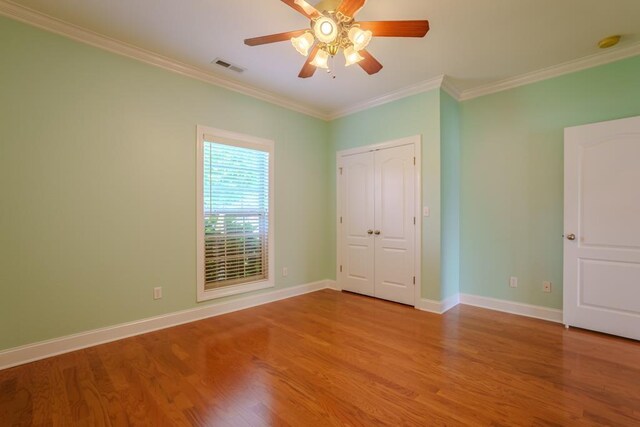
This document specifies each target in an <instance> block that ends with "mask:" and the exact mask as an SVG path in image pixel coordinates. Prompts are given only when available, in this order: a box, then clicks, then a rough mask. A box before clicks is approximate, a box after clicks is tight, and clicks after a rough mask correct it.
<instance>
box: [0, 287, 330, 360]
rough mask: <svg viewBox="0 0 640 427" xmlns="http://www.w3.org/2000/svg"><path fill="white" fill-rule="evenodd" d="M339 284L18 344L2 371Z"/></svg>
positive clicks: (6, 354)
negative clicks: (19, 345)
mask: <svg viewBox="0 0 640 427" xmlns="http://www.w3.org/2000/svg"><path fill="white" fill-rule="evenodd" d="M334 287H335V282H334V281H332V280H321V281H319V282H314V283H308V284H305V285H300V286H295V287H291V288H285V289H278V290H275V291H272V292H267V293H262V294H258V295H251V296H248V297H243V298H237V299H234V300H231V301H225V302H223V303H220V304H212V305H207V306H205V307H198V308H194V309H190V310H183V311H178V312H175V313H169V314H164V315H162V316H157V317H150V318H147V319H142V320H137V321H134V322H129V323H123V324H120V325H115V326H109V327H106V328H100V329H95V330H92V331H87V332H81V333H78V334H73V335H68V336H65V337H61V338H55V339H51V340H47V341H41V342H37V343H34V344H28V345H24V346H21V347H15V348H11V349H8V350H4V351H1V352H0V370H2V369H7V368H11V367H13V366H18V365H22V364H25V363H29V362H34V361H36V360H40V359H45V358H47V357H51V356H56V355H58V354H63V353H68V352H71V351H75V350H80V349H83V348H87V347H92V346H95V345H99V344H104V343H107V342H111V341H116V340H119V339H123V338H128V337H132V336H135V335H140V334H145V333H148V332H152V331H157V330H159V329H164V328H169V327H171V326H177V325H181V324H184V323H189V322H194V321H196V320H202V319H206V318H208V317H214V316H220V315H222V314H226V313H231V312H234V311H238V310H244V309H246V308H250V307H255V306H258V305H262V304H267V303H270V302H274V301H279V300H282V299H286V298H291V297H295V296H298V295H304V294H307V293H310V292H316V291H319V290H322V289H327V288H331V289H333V288H334Z"/></svg>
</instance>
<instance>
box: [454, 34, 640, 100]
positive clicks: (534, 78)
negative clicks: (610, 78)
mask: <svg viewBox="0 0 640 427" xmlns="http://www.w3.org/2000/svg"><path fill="white" fill-rule="evenodd" d="M636 55H640V42H638V43H634V44H632V45H629V46H626V47H620V48H617V49H613V50H608V51H604V52H602V53H595V54H592V55H589V56H585V57H582V58H579V59H575V60H573V61H568V62H564V63H562V64H558V65H554V66H551V67H547V68H543V69H541V70H537V71H532V72H530V73H526V74H521V75H519V76H515V77H510V78H508V79H504V80H500V81H497V82H494V83H489V84H486V85H483V86H479V87H476V88H473V89H467V90H464V91H462V92H460V93H459V96H458V101H467V100H469V99H473V98H478V97H481V96H484V95H490V94H492V93H497V92H502V91H505V90H509V89H513V88H516V87H520V86H525V85H528V84H531V83H536V82H540V81H542V80H547V79H551V78H554V77H559V76H562V75H565V74H570V73H575V72H577V71H582V70H586V69H588V68H593V67H597V66H599V65H605V64H609V63H611V62H615V61H620V60H622V59H625V58H630V57H632V56H636Z"/></svg>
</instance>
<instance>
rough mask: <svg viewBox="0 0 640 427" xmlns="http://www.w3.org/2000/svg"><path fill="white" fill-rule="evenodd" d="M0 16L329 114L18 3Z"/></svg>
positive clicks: (2, 5) (4, 4)
mask: <svg viewBox="0 0 640 427" xmlns="http://www.w3.org/2000/svg"><path fill="white" fill-rule="evenodd" d="M0 15H3V16H6V17H8V18H11V19H14V20H16V21H20V22H23V23H25V24H29V25H32V26H34V27H37V28H40V29H43V30H46V31H49V32H52V33H55V34H58V35H61V36H64V37H67V38H70V39H72V40H75V41H78V42H81V43H84V44H88V45H91V46H94V47H97V48H100V49H103V50H107V51H109V52H112V53H116V54H118V55H122V56H126V57H128V58H132V59H136V60H138V61H141V62H144V63H146V64H150V65H154V66H156V67H159V68H163V69H165V70H167V71H171V72H173V73H177V74H180V75H183V76H187V77H191V78H194V79H196V80H200V81H203V82H205V83H210V84H213V85H216V86H219V87H222V88H225V89H229V90H231V91H233V92H237V93H241V94H243V95H247V96H250V97H252V98H256V99H259V100H261V101H266V102H269V103H271V104H275V105H277V106H280V107H283V108H286V109H289V110H293V111H296V112H298V113H302V114H306V115H308V116H312V117H315V118H318V119H322V120H328V114H327V113H326V112H325V111H321V110H318V109H315V108H311V107H308V106H306V105H303V104H300V103H297V102H295V101H291V100H289V99H286V98H283V97H281V96H278V95H276V94H274V93H271V92H267V91H264V90H260V89H256V88H254V87H251V86H248V85H244V84H242V83H238V82H235V81H232V80H228V79H225V78H223V77H220V76H218V75H216V74H213V73H211V72H209V71H206V70H202V69H199V68H196V67H193V66H191V65H187V64H184V63H182V62H179V61H176V60H173V59H170V58H167V57H165V56H163V55H160V54H158V53H155V52H151V51H149V50H146V49H142V48H139V47H137V46H134V45H131V44H128V43H125V42H122V41H119V40H116V39H113V38H110V37H106V36H103V35H101V34H98V33H94V32H92V31H89V30H87V29H85V28H81V27H78V26H76V25H73V24H70V23H68V22H65V21H62V20H59V19H56V18H53V17H51V16H49V15H46V14H44V13H41V12H37V11H35V10H33V9H29V8H27V7H24V6H21V5H17V4H15V3H12V2H9V1H6V0H0Z"/></svg>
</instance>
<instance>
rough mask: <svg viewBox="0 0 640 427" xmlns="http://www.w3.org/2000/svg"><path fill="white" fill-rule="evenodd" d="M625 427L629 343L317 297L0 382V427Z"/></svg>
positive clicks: (632, 357)
mask: <svg viewBox="0 0 640 427" xmlns="http://www.w3.org/2000/svg"><path fill="white" fill-rule="evenodd" d="M385 424H386V425H393V426H401V425H420V426H427V425H429V426H431V425H447V426H449V425H451V426H453V425H474V426H477V425H518V426H525V425H527V426H528V425H572V426H573V425H618V426H638V425H640V343H638V342H634V341H629V340H624V339H620V338H614V337H610V336H606V335H599V334H595V333H591V332H586V331H581V330H575V329H571V330H568V331H567V330H565V329H564V328H563V327H562V326H561V325H558V324H553V323H548V322H544V321H539V320H533V319H527V318H523V317H518V316H513V315H509V314H503V313H498V312H494V311H488V310H483V309H479V308H474V307H469V306H458V307H456V308H454V309H453V310H451V311H450V312H448V313H447V314H445V315H444V316H438V315H434V314H429V313H423V312H420V311H417V310H414V309H413V308H409V307H404V306H401V305H397V304H393V303H389V302H384V301H379V300H375V299H370V298H366V297H361V296H357V295H351V294H344V293H339V292H335V291H329V290H326V291H320V292H316V293H313V294H308V295H304V296H301V297H297V298H293V299H289V300H284V301H279V302H276V303H273V304H269V305H265V306H260V307H256V308H253V309H249V310H245V311H241V312H236V313H231V314H227V315H224V316H220V317H215V318H211V319H207V320H203V321H199V322H196V323H191V324H187V325H183V326H178V327H175V328H171V329H166V330H162V331H158V332H154V333H150V334H146V335H142V336H138V337H133V338H129V339H125V340H122V341H117V342H114V343H110V344H105V345H101V346H98V347H93V348H89V349H86V350H81V351H77V352H74V353H69V354H65V355H61V356H57V357H54V358H51V359H47V360H43V361H39V362H35V363H31V364H28V365H24V366H20V367H17V368H12V369H7V370H4V371H0V425H3V426H4V425H10V426H14V425H16V426H18V425H37V426H40V425H58V426H71V425H91V426H94V425H95V426H103V425H104V426H107V425H113V426H126V425H140V426H164V425H212V426H218V425H220V426H261V425H290V426H315V425H319V426H320V425H323V426H324V425H353V426H359V425H366V426H371V425H385Z"/></svg>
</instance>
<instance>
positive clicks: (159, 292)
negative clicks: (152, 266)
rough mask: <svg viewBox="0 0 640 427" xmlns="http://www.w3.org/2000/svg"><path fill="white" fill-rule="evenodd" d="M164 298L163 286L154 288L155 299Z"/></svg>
mask: <svg viewBox="0 0 640 427" xmlns="http://www.w3.org/2000/svg"><path fill="white" fill-rule="evenodd" d="M161 298H162V288H160V287H158V288H153V299H161Z"/></svg>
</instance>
